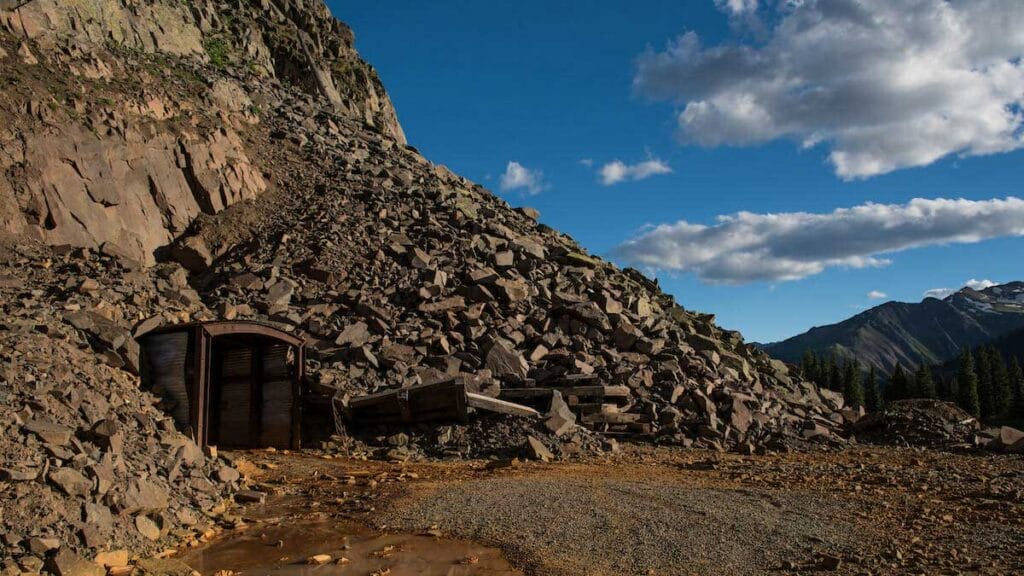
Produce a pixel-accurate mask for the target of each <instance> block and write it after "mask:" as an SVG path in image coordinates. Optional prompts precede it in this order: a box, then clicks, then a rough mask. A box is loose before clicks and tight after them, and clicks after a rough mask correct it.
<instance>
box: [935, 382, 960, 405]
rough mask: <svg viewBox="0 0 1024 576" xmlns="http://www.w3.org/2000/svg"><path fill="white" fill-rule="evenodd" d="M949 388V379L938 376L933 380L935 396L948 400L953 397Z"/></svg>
mask: <svg viewBox="0 0 1024 576" xmlns="http://www.w3.org/2000/svg"><path fill="white" fill-rule="evenodd" d="M950 388H951V386H950V379H949V378H947V377H945V376H939V377H938V378H937V379H936V381H935V397H936V398H938V399H939V400H945V401H947V402H949V401H950V400H951V399H953V397H952V395H951V390H950ZM953 401H955V399H953Z"/></svg>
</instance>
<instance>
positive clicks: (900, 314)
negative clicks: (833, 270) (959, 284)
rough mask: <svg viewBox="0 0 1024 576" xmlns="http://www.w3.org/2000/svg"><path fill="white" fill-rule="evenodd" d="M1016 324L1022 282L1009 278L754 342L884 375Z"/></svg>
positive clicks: (796, 357)
mask: <svg viewBox="0 0 1024 576" xmlns="http://www.w3.org/2000/svg"><path fill="white" fill-rule="evenodd" d="M1021 327H1024V282H1009V283H1006V284H1001V285H997V286H992V287H989V288H985V289H983V290H975V289H973V288H969V287H964V288H962V289H961V290H959V291H957V292H955V293H953V294H951V295H949V296H947V297H945V298H943V299H937V298H934V297H928V298H925V299H923V300H922V301H921V302H918V303H909V302H896V301H891V302H885V303H883V304H880V305H878V306H876V307H874V308H871V309H869V310H865V311H863V312H860V313H858V314H856V315H854V316H852V317H850V318H848V319H846V320H843V321H841V322H837V323H834V324H829V325H826V326H816V327H814V328H811V329H809V330H808V331H806V332H804V333H802V334H798V335H796V336H793V337H791V338H787V339H785V340H782V341H779V342H773V343H768V344H759V345H758V346H759V347H761V349H763V350H765V351H766V352H768V353H769V354H771V355H773V356H774V357H776V358H779V359H781V360H783V361H786V362H789V363H797V362H799V361H800V359H801V357H802V356H803V354H804V353H805V352H808V351H812V352H815V353H817V354H825V355H827V354H830V353H835V354H836V355H837V356H840V357H844V358H853V359H856V360H858V361H860V362H861V363H862V364H863V365H864V366H865V367H874V368H876V369H878V370H880V371H882V372H883V373H884V374H888V373H890V372H891V371H892V370H893V368H894V367H895V366H896V364H897V363H899V364H901V365H903V366H904V367H914V366H918V365H921V364H929V365H932V364H941V363H943V362H945V361H946V360H949V359H950V358H952V357H953V356H955V355H956V353H957V352H959V351H960V350H961V349H962V348H964V347H972V348H973V347H975V346H978V345H979V344H983V343H985V342H987V341H989V340H992V339H995V338H998V337H999V336H1001V335H1003V334H1006V333H1008V332H1010V331H1012V330H1015V329H1017V328H1021Z"/></svg>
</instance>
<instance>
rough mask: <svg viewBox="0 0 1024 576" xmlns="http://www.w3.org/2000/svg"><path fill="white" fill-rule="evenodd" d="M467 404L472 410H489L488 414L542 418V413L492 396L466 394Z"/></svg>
mask: <svg viewBox="0 0 1024 576" xmlns="http://www.w3.org/2000/svg"><path fill="white" fill-rule="evenodd" d="M466 403H467V404H469V406H470V407H472V408H476V409H478V410H487V411H488V412H498V413H500V414H511V415H513V416H528V417H534V418H536V417H539V416H540V412H537V411H536V410H534V409H533V408H530V407H529V406H523V405H522V404H515V403H513V402H506V401H504V400H498V399H497V398H491V397H490V396H483V395H481V394H473V393H472V392H466Z"/></svg>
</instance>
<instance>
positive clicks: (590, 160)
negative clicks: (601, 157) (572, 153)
mask: <svg viewBox="0 0 1024 576" xmlns="http://www.w3.org/2000/svg"><path fill="white" fill-rule="evenodd" d="M580 164H582V165H584V166H586V167H587V168H592V167H593V166H594V159H593V158H584V159H582V160H580Z"/></svg>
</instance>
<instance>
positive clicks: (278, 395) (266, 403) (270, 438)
mask: <svg viewBox="0 0 1024 576" xmlns="http://www.w3.org/2000/svg"><path fill="white" fill-rule="evenodd" d="M290 349H291V347H290V346H286V345H281V344H276V345H268V346H264V348H263V394H262V396H263V399H262V406H261V408H260V415H261V419H260V424H261V426H260V446H263V447H268V446H274V447H277V448H286V447H289V446H290V445H291V437H292V405H293V402H294V399H293V398H292V368H291V364H290V363H289V354H290ZM291 362H294V358H292V359H291Z"/></svg>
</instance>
